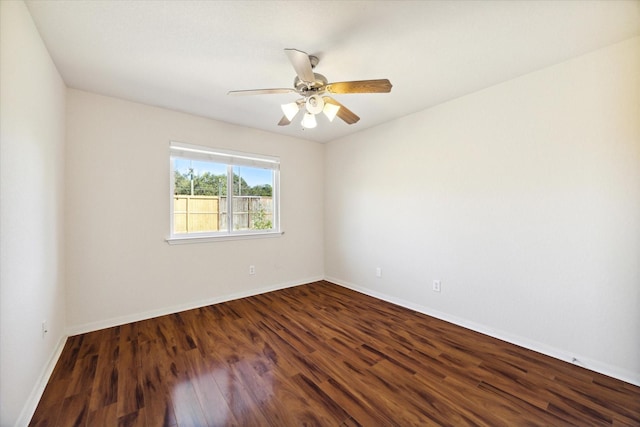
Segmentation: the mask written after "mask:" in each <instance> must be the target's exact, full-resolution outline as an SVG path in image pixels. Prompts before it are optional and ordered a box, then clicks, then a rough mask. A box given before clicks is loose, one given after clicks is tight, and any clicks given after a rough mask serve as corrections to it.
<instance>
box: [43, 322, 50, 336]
mask: <svg viewBox="0 0 640 427" xmlns="http://www.w3.org/2000/svg"><path fill="white" fill-rule="evenodd" d="M47 332H49V326H47V321H46V320H43V321H42V338H44V336H45V335H46V334H47Z"/></svg>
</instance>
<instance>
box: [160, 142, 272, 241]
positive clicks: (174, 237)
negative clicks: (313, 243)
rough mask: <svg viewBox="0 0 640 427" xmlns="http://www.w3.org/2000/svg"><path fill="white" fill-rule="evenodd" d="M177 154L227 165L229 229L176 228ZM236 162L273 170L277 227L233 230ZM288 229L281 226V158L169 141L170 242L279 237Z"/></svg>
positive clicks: (178, 156)
mask: <svg viewBox="0 0 640 427" xmlns="http://www.w3.org/2000/svg"><path fill="white" fill-rule="evenodd" d="M175 158H184V159H189V160H196V161H209V162H215V163H219V164H223V165H225V166H226V168H227V197H226V199H227V206H226V208H227V230H224V231H205V232H198V233H175V232H174V230H175V229H174V218H175V214H174V207H175V206H174V196H175V194H174V192H175V166H174V159H175ZM236 166H241V167H243V166H244V167H253V168H261V169H268V170H271V172H272V174H273V175H272V176H273V188H272V196H271V197H272V200H273V218H272V224H273V228H271V229H269V230H233V216H234V213H233V197H234V196H233V168H234V167H236ZM283 234H284V232H283V231H282V230H281V226H280V158H279V157H275V156H266V155H262V154H254V153H246V152H240V151H231V150H226V149H218V148H213V147H207V146H199V145H193V144H186V143H182V142H176V141H171V142H170V143H169V237H167V238H166V239H165V240H166V241H167V243H169V244H172V245H173V244H183V243H202V242H217V241H225V240H239V239H256V238H269V237H279V236H281V235H283Z"/></svg>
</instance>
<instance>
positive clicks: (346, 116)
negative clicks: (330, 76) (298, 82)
mask: <svg viewBox="0 0 640 427" xmlns="http://www.w3.org/2000/svg"><path fill="white" fill-rule="evenodd" d="M322 100H323V101H324V102H325V103H327V104H333V105H337V106H338V107H340V109H339V110H338V113H337V114H336V115H337V116H338V117H340V118H341V119H342V120H343V121H344V122H345V123H346V124H348V125H352V124H354V123H357V122H358V120H360V117H358V116H357V115H356V114H355V113H354V112H353V111H351V110H349V109H348V108H347V107H345V106H344V105H342V104H340V103H339V102H338V101H336V100H335V99H333V98H331V97H330V96H323V97H322Z"/></svg>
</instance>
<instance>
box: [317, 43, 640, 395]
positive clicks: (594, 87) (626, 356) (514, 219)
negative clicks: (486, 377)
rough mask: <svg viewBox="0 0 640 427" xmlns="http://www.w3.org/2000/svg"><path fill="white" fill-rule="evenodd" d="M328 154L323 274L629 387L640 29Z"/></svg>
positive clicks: (635, 279) (639, 354) (639, 371)
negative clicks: (436, 283)
mask: <svg viewBox="0 0 640 427" xmlns="http://www.w3.org/2000/svg"><path fill="white" fill-rule="evenodd" d="M434 84H437V82H434ZM325 154H326V157H325V264H326V265H325V274H326V276H327V277H328V278H329V279H331V280H334V281H336V282H338V283H342V284H345V285H347V286H351V287H353V288H356V289H360V290H363V291H365V292H367V293H370V294H373V295H377V296H380V297H383V298H386V299H389V300H392V301H395V302H398V303H401V304H404V305H408V306H411V307H414V308H415V309H417V310H420V311H424V312H428V313H432V314H435V315H437V316H440V317H443V318H446V319H449V320H453V321H454V322H457V323H460V324H463V325H466V326H470V327H472V328H474V329H477V330H481V331H484V332H487V333H489V334H492V335H495V336H499V337H502V338H506V339H508V340H510V341H512V342H516V343H520V344H523V345H525V346H527V347H530V348H533V349H536V350H539V351H542V352H546V353H549V354H552V355H555V356H557V357H560V358H563V359H568V360H572V358H573V357H575V358H577V359H579V360H580V362H581V363H582V364H583V365H585V366H587V367H590V368H592V369H596V370H600V371H601V372H605V373H609V374H611V375H615V376H617V377H619V378H624V379H627V380H629V381H633V382H635V383H636V384H640V310H639V309H638V307H639V306H640V191H639V188H638V186H639V184H640V38H635V39H631V40H628V41H626V42H623V43H620V44H617V45H613V46H610V47H608V48H605V49H602V50H599V51H596V52H593V53H590V54H588V55H585V56H582V57H579V58H576V59H573V60H570V61H567V62H564V63H561V64H558V65H555V66H552V67H549V68H546V69H543V70H541V71H538V72H535V73H532V74H528V75H525V76H522V77H520V78H517V79H514V80H511V81H508V82H506V83H503V84H499V85H496V86H494V87H491V88H488V89H486V90H483V91H480V92H477V93H474V94H471V95H468V96H464V97H462V98H459V99H457V100H454V101H451V102H448V103H446V104H443V105H440V106H437V107H435V108H432V109H429V110H426V111H422V112H419V113H416V114H413V115H410V116H407V117H404V118H401V119H399V120H395V121H393V122H390V123H387V124H385V125H382V126H379V127H376V128H373V129H370V130H367V131H364V132H361V133H358V134H356V135H353V136H350V137H346V138H344V139H341V140H336V141H333V142H330V143H329V144H328V145H327V146H326V153H325ZM381 200H384V201H385V202H384V203H381V202H380V201H381ZM376 267H381V268H382V277H381V278H376V277H375V269H376ZM436 279H437V280H441V281H442V292H441V293H435V292H433V291H432V290H431V287H432V281H433V280H436Z"/></svg>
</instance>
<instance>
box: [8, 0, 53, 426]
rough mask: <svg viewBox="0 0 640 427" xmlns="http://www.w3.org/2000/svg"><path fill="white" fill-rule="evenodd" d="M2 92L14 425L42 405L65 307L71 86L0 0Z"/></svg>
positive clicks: (21, 16) (12, 8) (25, 23)
mask: <svg viewBox="0 0 640 427" xmlns="http://www.w3.org/2000/svg"><path fill="white" fill-rule="evenodd" d="M0 94H1V97H0V197H1V201H0V425H2V426H12V425H14V424H16V423H17V424H18V425H22V424H26V423H27V422H28V419H29V418H30V416H31V411H32V410H33V409H35V404H36V403H37V399H38V398H39V394H40V393H41V391H42V390H43V389H44V385H45V384H46V380H47V377H48V373H49V372H50V369H51V368H52V366H53V365H52V364H53V363H55V359H56V356H57V351H58V350H59V349H60V348H61V345H62V344H63V343H64V338H65V311H66V309H65V295H64V251H63V246H64V232H63V214H64V178H63V176H64V143H65V142H64V141H65V132H64V124H65V119H64V114H65V86H64V83H63V82H62V79H61V78H60V75H59V74H58V72H57V70H56V68H55V66H54V65H53V63H52V61H51V59H50V57H49V54H48V53H47V50H46V48H45V46H44V44H43V43H42V40H41V39H40V36H39V34H38V31H37V30H36V28H35V26H34V24H33V21H32V20H31V15H30V14H29V12H28V10H27V8H26V6H25V5H24V3H23V2H11V1H0ZM43 320H46V321H47V322H48V327H49V332H48V333H47V334H46V335H45V336H44V337H43V335H42V332H41V331H42V321H43Z"/></svg>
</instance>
